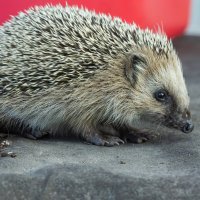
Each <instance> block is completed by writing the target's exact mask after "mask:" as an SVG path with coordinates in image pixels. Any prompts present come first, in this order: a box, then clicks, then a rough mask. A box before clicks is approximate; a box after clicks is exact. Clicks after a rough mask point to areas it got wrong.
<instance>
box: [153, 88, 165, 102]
mask: <svg viewBox="0 0 200 200" xmlns="http://www.w3.org/2000/svg"><path fill="white" fill-rule="evenodd" d="M154 97H155V98H156V100H157V101H160V102H166V101H167V99H168V93H167V91H166V90H163V89H161V90H158V91H156V92H155V94H154Z"/></svg>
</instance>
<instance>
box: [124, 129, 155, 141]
mask: <svg viewBox="0 0 200 200" xmlns="http://www.w3.org/2000/svg"><path fill="white" fill-rule="evenodd" d="M157 136H158V134H155V133H152V132H150V131H147V130H133V131H130V132H128V133H127V134H125V136H124V139H125V140H126V141H128V142H132V143H137V144H141V143H144V142H147V141H148V140H153V139H155V138H156V137H157Z"/></svg>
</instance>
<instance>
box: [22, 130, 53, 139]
mask: <svg viewBox="0 0 200 200" xmlns="http://www.w3.org/2000/svg"><path fill="white" fill-rule="evenodd" d="M21 135H22V136H23V137H26V138H29V139H33V140H37V139H40V138H43V137H44V136H47V135H49V133H48V132H45V131H40V130H31V131H29V130H23V132H22V133H21Z"/></svg>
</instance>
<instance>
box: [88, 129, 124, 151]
mask: <svg viewBox="0 0 200 200" xmlns="http://www.w3.org/2000/svg"><path fill="white" fill-rule="evenodd" d="M90 132H91V131H90ZM84 139H85V140H86V141H87V142H89V143H91V144H94V145H98V146H108V147H111V146H114V145H120V144H124V141H123V140H122V139H120V138H119V134H118V132H117V131H116V130H115V129H114V128H112V127H110V126H101V127H99V128H98V130H95V131H92V134H86V135H85V136H84Z"/></svg>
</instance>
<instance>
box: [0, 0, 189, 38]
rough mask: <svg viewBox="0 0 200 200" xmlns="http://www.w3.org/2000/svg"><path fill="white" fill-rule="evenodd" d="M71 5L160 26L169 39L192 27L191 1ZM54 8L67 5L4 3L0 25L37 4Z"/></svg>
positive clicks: (77, 1) (106, 0) (105, 0)
mask: <svg viewBox="0 0 200 200" xmlns="http://www.w3.org/2000/svg"><path fill="white" fill-rule="evenodd" d="M67 2H68V4H69V5H78V6H81V5H83V6H84V7H87V8H88V9H90V10H95V11H97V12H102V13H106V14H111V15H112V16H118V17H121V18H122V19H123V20H125V21H127V22H129V23H132V22H133V21H134V22H135V23H136V24H138V25H139V26H140V27H142V28H146V27H149V28H151V29H153V30H157V29H158V26H160V27H161V29H163V30H164V31H165V32H166V33H167V35H168V36H169V37H174V36H178V35H181V34H182V33H183V32H184V30H185V28H186V27H187V24H188V19H189V10H190V0H162V1H161V0H140V1H139V0H126V1H125V0H67ZM47 3H51V4H53V5H55V4H57V3H60V4H62V5H63V6H64V5H65V4H66V0H1V1H0V13H1V14H0V24H2V23H3V22H5V21H6V20H8V19H9V18H10V15H17V13H18V12H19V11H23V10H25V9H28V8H29V7H33V6H35V5H45V4H47Z"/></svg>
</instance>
